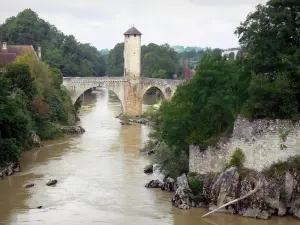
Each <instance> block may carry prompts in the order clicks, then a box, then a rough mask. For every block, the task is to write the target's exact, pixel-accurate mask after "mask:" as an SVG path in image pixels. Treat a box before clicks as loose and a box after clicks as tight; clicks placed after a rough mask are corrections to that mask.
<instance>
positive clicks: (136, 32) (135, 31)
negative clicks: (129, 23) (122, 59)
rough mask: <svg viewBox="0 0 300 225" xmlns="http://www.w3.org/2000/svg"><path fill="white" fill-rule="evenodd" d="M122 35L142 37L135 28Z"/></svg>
mask: <svg viewBox="0 0 300 225" xmlns="http://www.w3.org/2000/svg"><path fill="white" fill-rule="evenodd" d="M124 35H142V33H141V32H139V31H138V29H136V28H135V27H131V28H130V29H129V30H127V31H126V32H125V33H124Z"/></svg>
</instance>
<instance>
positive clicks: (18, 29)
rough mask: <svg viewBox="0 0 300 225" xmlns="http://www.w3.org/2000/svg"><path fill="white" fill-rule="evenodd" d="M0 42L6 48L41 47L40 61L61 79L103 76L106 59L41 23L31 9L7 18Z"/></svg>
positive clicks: (42, 21) (47, 24)
mask: <svg viewBox="0 0 300 225" xmlns="http://www.w3.org/2000/svg"><path fill="white" fill-rule="evenodd" d="M0 40H1V41H7V42H8V43H9V44H17V45H32V46H33V47H34V49H35V50H36V51H37V50H38V47H42V58H43V60H44V61H46V62H47V63H48V64H49V65H50V66H51V68H57V69H59V70H61V71H62V73H63V75H64V76H104V74H105V71H106V62H105V58H104V57H103V56H102V55H101V53H100V52H99V51H98V50H97V49H96V48H95V47H93V46H91V45H90V44H82V43H79V42H78V41H77V40H76V39H75V37H74V36H73V35H65V34H63V33H62V32H61V31H59V30H58V29H57V28H56V27H55V26H53V25H51V24H50V23H48V22H46V21H44V20H43V19H41V18H40V17H39V16H38V15H37V14H36V13H35V12H34V11H32V10H31V9H25V10H24V11H22V12H20V13H19V14H18V15H17V16H16V17H10V18H8V19H7V20H6V21H5V23H4V24H2V25H1V26H0Z"/></svg>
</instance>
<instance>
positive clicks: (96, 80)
mask: <svg viewBox="0 0 300 225" xmlns="http://www.w3.org/2000/svg"><path fill="white" fill-rule="evenodd" d="M182 83H183V81H182V80H172V79H156V78H143V77H141V78H140V79H139V82H138V83H137V84H131V83H130V82H129V81H128V80H127V78H126V77H64V78H63V85H64V86H65V87H66V88H67V90H68V91H69V92H70V94H71V97H72V102H73V103H75V102H76V100H77V99H78V98H79V97H80V96H81V95H82V94H83V93H84V92H85V91H87V90H88V89H91V88H95V87H103V88H107V89H108V90H110V91H112V92H113V93H114V94H115V95H116V96H117V97H118V98H119V99H120V102H121V104H122V110H123V112H124V113H127V114H129V115H132V116H133V115H140V114H141V113H142V111H141V110H142V100H143V96H144V95H145V93H146V92H147V91H148V90H149V89H150V88H152V87H155V88H157V89H159V90H160V91H161V92H162V94H163V98H164V99H166V100H168V99H171V97H172V96H173V94H174V93H175V91H176V88H177V86H178V85H180V84H182Z"/></svg>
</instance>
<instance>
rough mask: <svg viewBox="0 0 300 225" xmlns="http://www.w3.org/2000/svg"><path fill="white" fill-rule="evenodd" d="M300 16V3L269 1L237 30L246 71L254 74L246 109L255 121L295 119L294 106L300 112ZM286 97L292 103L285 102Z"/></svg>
mask: <svg viewBox="0 0 300 225" xmlns="http://www.w3.org/2000/svg"><path fill="white" fill-rule="evenodd" d="M299 16H300V2H299V1H278V0H269V1H268V2H267V3H266V5H258V6H257V7H256V11H255V12H253V13H250V14H249V15H248V17H247V19H246V20H245V21H244V22H242V23H241V25H240V26H239V27H238V28H237V30H236V34H238V35H239V41H240V43H241V45H242V47H243V49H244V50H245V52H246V53H245V57H246V60H245V61H246V63H245V65H244V66H245V70H247V71H248V72H249V73H250V74H253V78H252V83H251V85H250V87H249V94H250V96H251V98H250V99H249V101H248V102H247V105H246V106H245V111H248V112H251V113H252V114H251V113H250V114H251V115H249V116H250V117H251V118H257V117H262V116H266V117H270V118H279V119H280V118H290V117H295V116H296V115H295V114H296V112H295V107H291V106H292V104H295V106H296V107H297V108H298V111H299V105H300V104H299V102H300V76H299V75H300V74H299V61H300V41H299V29H300V24H299ZM278 76H280V77H279V78H278V79H277V77H278ZM283 81H284V82H283ZM262 82H264V84H262ZM279 83H280V85H283V86H280V85H279ZM283 87H284V88H285V89H286V90H282V88H283ZM255 90H256V91H255ZM262 94H263V98H262V96H261V95H262ZM283 96H285V97H287V96H288V97H289V100H288V99H286V100H285V101H283V99H282V97H283ZM295 98H296V102H295V101H294V100H295ZM265 103H268V104H266V105H264V106H262V105H261V104H265ZM276 106H277V107H276ZM246 108H247V109H246ZM284 112H285V113H284Z"/></svg>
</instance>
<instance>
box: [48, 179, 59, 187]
mask: <svg viewBox="0 0 300 225" xmlns="http://www.w3.org/2000/svg"><path fill="white" fill-rule="evenodd" d="M56 184H57V180H55V179H54V180H49V181H48V182H47V183H46V185H47V186H54V185H56Z"/></svg>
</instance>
